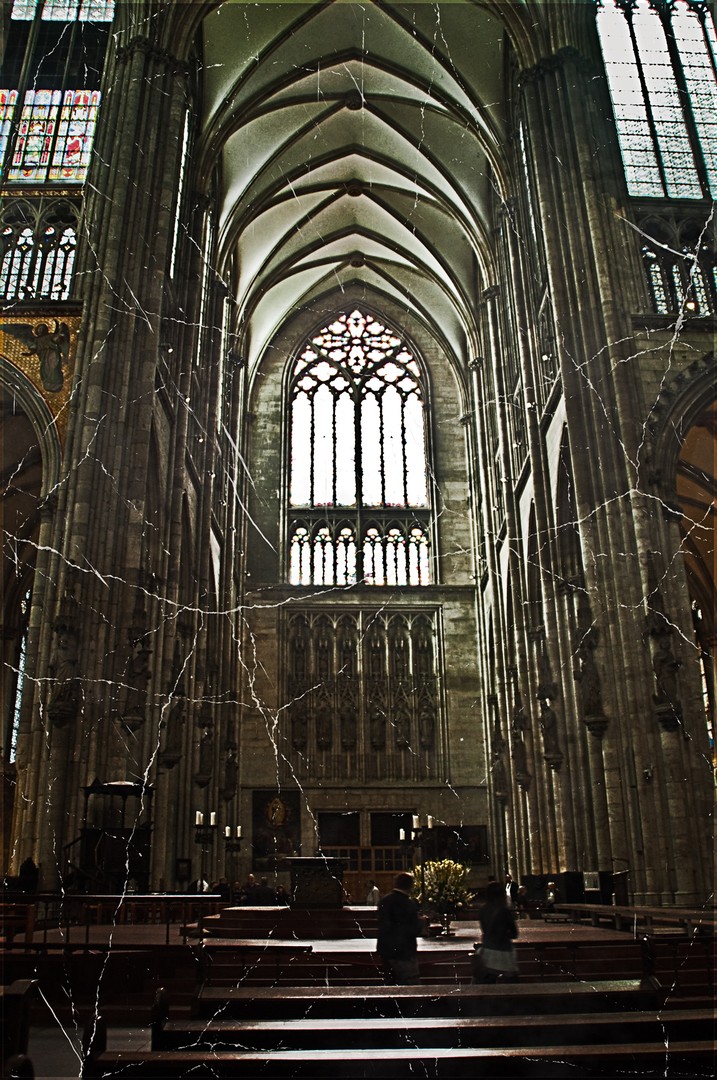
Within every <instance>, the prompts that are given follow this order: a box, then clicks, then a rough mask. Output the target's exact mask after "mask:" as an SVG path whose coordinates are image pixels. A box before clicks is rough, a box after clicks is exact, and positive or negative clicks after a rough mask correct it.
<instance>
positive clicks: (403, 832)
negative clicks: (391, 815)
mask: <svg viewBox="0 0 717 1080" xmlns="http://www.w3.org/2000/svg"><path fill="white" fill-rule="evenodd" d="M398 839H399V840H405V839H406V830H405V829H399V830H398Z"/></svg>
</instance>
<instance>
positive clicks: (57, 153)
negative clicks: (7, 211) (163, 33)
mask: <svg viewBox="0 0 717 1080" xmlns="http://www.w3.org/2000/svg"><path fill="white" fill-rule="evenodd" d="M114 8H115V5H114V3H113V2H109V0H75V2H72V0H44V2H38V0H34V2H28V0H15V3H14V4H13V7H12V11H11V16H10V23H9V30H8V34H7V45H6V48H5V55H4V59H3V73H4V76H3V85H2V87H1V88H0V166H1V167H2V178H3V180H4V181H5V182H7V183H12V184H29V185H39V184H43V185H44V184H48V183H55V184H57V183H63V184H81V183H83V182H84V180H85V179H86V176H87V169H88V166H89V161H90V154H91V151H92V144H93V141H94V135H95V127H96V125H97V116H98V112H99V107H100V96H101V95H100V90H99V85H100V78H101V74H102V66H103V63H104V57H105V51H106V48H107V41H108V25H109V23H110V22H111V20H112V19H113V17H114Z"/></svg>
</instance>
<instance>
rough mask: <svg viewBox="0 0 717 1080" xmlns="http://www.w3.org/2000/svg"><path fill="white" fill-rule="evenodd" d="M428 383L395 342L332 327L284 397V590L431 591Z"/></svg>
mask: <svg viewBox="0 0 717 1080" xmlns="http://www.w3.org/2000/svg"><path fill="white" fill-rule="evenodd" d="M425 402H426V392H425V381H424V378H423V374H422V371H421V368H420V366H419V364H418V361H417V360H416V359H415V357H414V356H413V354H412V353H411V351H410V350H409V349H408V348H407V347H406V345H405V343H404V342H403V341H402V340H401V338H400V337H399V336H398V335H397V334H395V333H394V331H393V330H391V329H389V328H387V327H386V326H384V325H383V324H382V323H380V322H378V321H377V320H376V319H375V318H373V316H371V315H368V314H365V313H364V312H361V311H357V310H356V311H352V312H351V313H350V314H341V315H339V316H338V317H337V318H336V319H335V321H334V322H332V323H331V324H330V325H329V326H326V327H324V329H323V330H321V331H320V332H319V333H318V334H315V335H314V336H313V337H312V338H311V340H310V341H309V342H308V343H307V344H306V346H305V348H304V349H303V351H302V352H301V354H300V355H299V357H298V359H297V360H296V361H295V363H294V365H293V368H292V371H291V383H290V388H289V409H290V454H291V461H290V468H289V498H288V501H289V512H290V514H289V535H288V549H289V567H288V573H289V581H290V583H291V584H292V585H353V584H356V583H358V582H363V583H364V584H367V585H427V584H429V583H430V580H431V575H430V557H429V554H430V553H429V489H428V464H427V463H428V456H427V441H426V416H425Z"/></svg>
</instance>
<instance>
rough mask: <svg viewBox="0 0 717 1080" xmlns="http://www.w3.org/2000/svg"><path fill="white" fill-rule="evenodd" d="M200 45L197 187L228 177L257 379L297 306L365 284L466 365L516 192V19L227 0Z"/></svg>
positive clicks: (223, 208)
mask: <svg viewBox="0 0 717 1080" xmlns="http://www.w3.org/2000/svg"><path fill="white" fill-rule="evenodd" d="M494 6H495V5H494ZM202 48H203V61H204V64H203V111H204V114H203V132H202V135H201V142H200V159H201V173H202V174H203V175H205V176H206V175H210V174H212V172H214V175H216V176H218V177H219V190H220V209H219V221H218V227H219V235H220V265H219V267H218V269H219V270H220V271H225V270H226V268H228V267H229V266H230V265H232V264H233V267H234V271H233V280H232V290H233V292H234V295H235V297H236V299H237V303H238V309H239V312H240V321H239V329H240V333H241V340H242V351H243V352H244V353H245V356H246V358H247V360H248V362H249V364H250V366H251V365H253V364H254V363H255V362H256V361H257V359H258V358H259V357H260V356H261V354H262V352H263V350H264V349H265V347H266V345H267V344H268V342H269V341H270V340H271V338H272V337H273V335H274V334H275V333H276V331H277V330H278V329H279V327H280V326H281V325H282V323H283V322H284V321H285V319H286V318H287V316H288V315H289V314H290V313H291V312H293V311H295V310H296V309H297V307H301V306H304V305H306V304H309V303H311V302H313V301H315V300H316V299H317V298H320V297H323V296H325V295H326V294H327V293H329V292H331V291H339V290H345V289H347V288H348V287H349V286H352V285H353V286H356V285H358V286H359V287H360V288H361V289H362V290H365V291H367V292H368V293H373V294H376V293H378V294H379V296H384V297H389V298H390V299H391V300H393V301H394V302H395V303H396V304H398V305H399V307H400V309H401V310H405V311H406V312H407V313H411V314H412V315H413V316H415V317H417V318H418V319H420V320H422V321H423V322H424V323H425V325H426V326H428V327H429V328H431V331H432V332H433V333H435V334H436V336H437V337H438V338H439V339H440V340H441V341H442V343H443V344H444V345H445V346H446V347H447V348H448V349H449V351H450V352H451V353H452V354H453V356H454V357H455V358H456V360H457V361H458V362H459V363H462V362H465V361H466V360H467V359H468V358H469V357H470V355H471V354H472V353H473V351H475V350H476V349H477V347H478V339H477V332H476V307H477V300H476V298H477V297H478V296H479V295H480V291H481V289H482V288H484V287H485V286H486V285H487V284H490V283H491V281H492V280H493V277H494V275H493V272H492V269H491V264H490V258H491V256H490V247H489V243H488V234H489V231H490V227H491V225H490V220H491V206H492V205H494V200H495V199H496V198H497V199H500V198H501V197H502V195H503V193H504V192H505V191H506V186H507V185H506V170H507V168H508V166H507V161H508V155H507V153H506V138H507V115H506V114H507V104H506V86H507V85H509V80H508V79H507V78H506V38H505V31H504V28H503V24H502V22H501V21H499V19H498V18H497V17H496V15H495V14H492V13H489V11H487V10H486V8H485V7H479V6H478V5H475V4H471V3H442V4H438V5H436V4H430V3H415V4H381V5H379V4H376V3H366V4H358V3H342V2H332V3H314V4H294V3H286V2H284V3H278V4H277V3H273V4H271V3H270V4H245V3H242V2H240V0H236V2H231V0H230V2H228V3H224V4H222V5H221V7H220V8H219V9H218V10H217V11H215V12H213V13H212V14H210V15H209V16H207V18H206V19H205V20H204V23H203V29H202Z"/></svg>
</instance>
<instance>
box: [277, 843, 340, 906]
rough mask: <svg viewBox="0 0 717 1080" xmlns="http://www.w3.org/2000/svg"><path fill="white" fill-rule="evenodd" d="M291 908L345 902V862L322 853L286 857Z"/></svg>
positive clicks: (334, 904)
mask: <svg viewBox="0 0 717 1080" xmlns="http://www.w3.org/2000/svg"><path fill="white" fill-rule="evenodd" d="M287 862H288V863H289V867H290V872H291V906H292V908H340V907H342V906H343V903H344V864H343V862H342V861H341V859H331V858H327V857H325V856H323V855H315V856H313V857H296V858H292V859H287Z"/></svg>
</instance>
